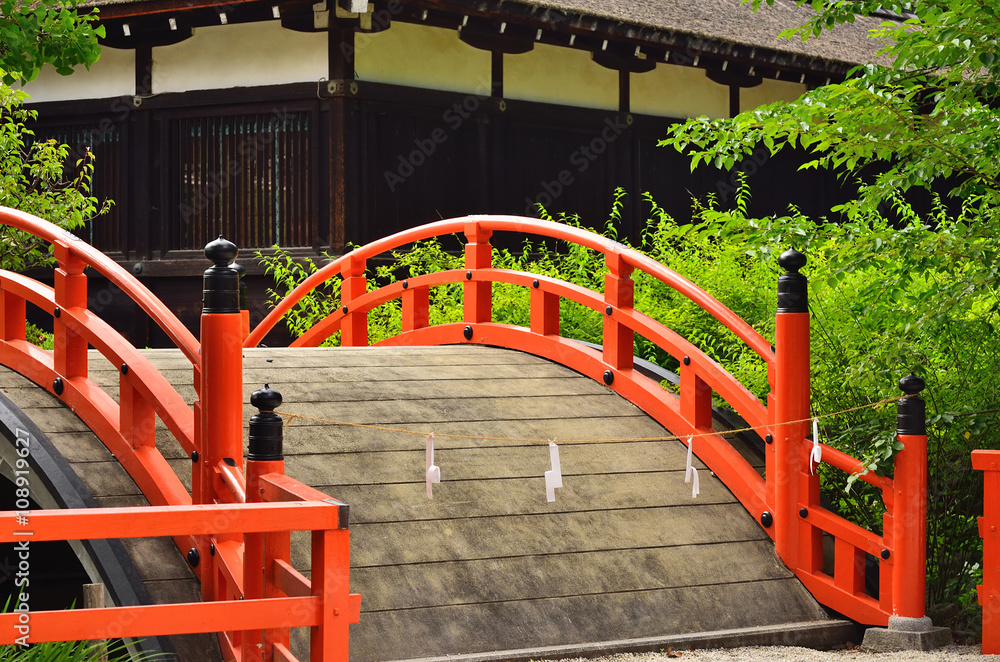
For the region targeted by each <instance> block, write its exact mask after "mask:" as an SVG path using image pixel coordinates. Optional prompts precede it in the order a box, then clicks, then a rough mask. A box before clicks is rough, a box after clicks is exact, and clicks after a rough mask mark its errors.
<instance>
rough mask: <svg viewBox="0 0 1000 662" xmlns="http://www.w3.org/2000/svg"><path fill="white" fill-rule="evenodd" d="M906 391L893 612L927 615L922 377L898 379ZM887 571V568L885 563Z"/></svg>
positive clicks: (900, 412)
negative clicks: (920, 394)
mask: <svg viewBox="0 0 1000 662" xmlns="http://www.w3.org/2000/svg"><path fill="white" fill-rule="evenodd" d="M899 388H900V389H902V390H903V392H904V393H906V394H907V396H909V397H906V398H903V399H902V400H900V401H899V402H898V403H897V404H896V437H897V438H898V439H899V441H901V442H902V443H903V449H902V450H901V451H899V453H897V454H896V459H895V470H894V472H893V490H894V491H895V495H894V498H893V508H892V529H893V534H892V542H893V546H894V547H895V550H894V552H893V554H892V557H893V565H892V615H893V616H900V617H904V618H923V617H924V610H925V607H926V601H927V597H926V595H927V592H926V586H927V424H926V422H925V416H924V401H923V398H921V397H920V396H919V395H918V394H919V393H920V392H921V391H923V390H924V381H923V380H922V379H920V378H919V377H917V376H916V375H913V374H911V375H909V376H907V377H904V378H903V379H901V380H900V381H899ZM883 570H884V568H883Z"/></svg>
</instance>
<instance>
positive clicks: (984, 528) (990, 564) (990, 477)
mask: <svg viewBox="0 0 1000 662" xmlns="http://www.w3.org/2000/svg"><path fill="white" fill-rule="evenodd" d="M972 468H973V469H975V470H976V471H982V472H983V516H982V517H980V518H979V536H980V537H981V538H982V539H983V583H982V584H981V585H979V586H977V587H976V592H977V593H978V595H979V606H980V607H982V608H983V655H1000V531H998V529H1000V451H994V450H975V451H972Z"/></svg>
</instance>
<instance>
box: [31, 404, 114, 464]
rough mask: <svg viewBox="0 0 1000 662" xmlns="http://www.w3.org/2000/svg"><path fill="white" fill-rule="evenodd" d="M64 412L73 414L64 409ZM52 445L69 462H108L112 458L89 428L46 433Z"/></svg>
mask: <svg viewBox="0 0 1000 662" xmlns="http://www.w3.org/2000/svg"><path fill="white" fill-rule="evenodd" d="M63 411H64V412H66V413H67V414H69V415H70V416H72V415H73V414H72V413H71V412H70V411H69V410H67V409H64V410H63ZM46 436H47V437H48V438H49V441H51V442H52V445H53V446H55V447H56V448H58V449H59V452H60V453H62V456H63V457H64V458H66V461H67V462H69V463H71V464H72V463H74V462H109V461H111V460H113V459H114V458H113V456H112V455H111V451H109V450H108V449H107V447H105V445H104V444H103V443H102V442H101V440H100V439H98V438H97V436H96V435H95V434H94V433H93V432H91V431H90V430H87V431H84V432H52V433H49V434H48V435H46Z"/></svg>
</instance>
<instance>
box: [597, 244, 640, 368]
mask: <svg viewBox="0 0 1000 662" xmlns="http://www.w3.org/2000/svg"><path fill="white" fill-rule="evenodd" d="M604 262H605V264H607V266H608V273H606V274H604V301H605V303H607V304H608V308H607V309H606V311H605V312H606V314H605V315H604V349H603V357H604V362H605V363H607V364H608V365H610V366H611V367H612V368H614V369H615V370H631V369H632V358H633V357H634V356H635V332H634V331H632V329H630V328H629V327H627V326H625V325H623V324H621V323H619V322H618V321H617V320H615V318H614V309H615V308H617V309H620V310H630V309H631V308H632V306H633V305H634V302H635V283H634V282H632V279H631V278H630V276H631V275H632V265H630V264H629V263H627V262H626V261H625V259H624V258H623V257H622V254H621V253H619V252H618V251H613V252H612V251H609V252H608V253H607V255H605V257H604ZM608 383H610V382H608Z"/></svg>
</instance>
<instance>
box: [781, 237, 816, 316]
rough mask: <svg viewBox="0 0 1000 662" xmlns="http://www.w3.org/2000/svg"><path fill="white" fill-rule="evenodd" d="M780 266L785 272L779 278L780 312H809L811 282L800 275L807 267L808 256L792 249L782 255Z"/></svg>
mask: <svg viewBox="0 0 1000 662" xmlns="http://www.w3.org/2000/svg"><path fill="white" fill-rule="evenodd" d="M778 264H779V265H781V267H782V268H783V269H784V270H785V273H783V274H782V275H780V276H778V312H779V313H807V312H809V301H808V292H809V281H808V279H807V278H806V277H805V276H803V275H802V274H800V273H799V269H801V268H802V267H804V266H806V256H805V255H803V254H802V253H800V252H798V251H797V250H795V249H794V248H790V249H788V250H787V251H785V252H784V253H782V254H781V256H780V257H779V258H778Z"/></svg>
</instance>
